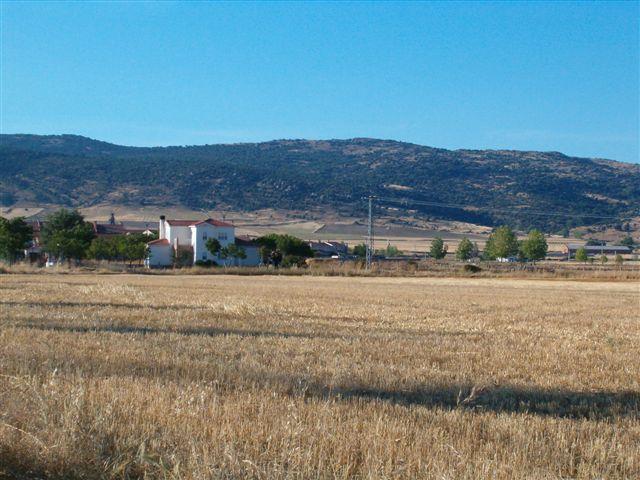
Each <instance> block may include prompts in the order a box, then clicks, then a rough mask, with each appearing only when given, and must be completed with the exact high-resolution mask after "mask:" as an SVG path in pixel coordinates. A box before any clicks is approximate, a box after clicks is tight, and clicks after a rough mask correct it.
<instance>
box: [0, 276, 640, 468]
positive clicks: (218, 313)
mask: <svg viewBox="0 0 640 480" xmlns="http://www.w3.org/2000/svg"><path fill="white" fill-rule="evenodd" d="M639 294H640V291H639V285H638V283H632V282H616V283H607V282H570V281H559V280H555V281H540V280H537V281H536V280H515V279H514V280H505V279H484V278H483V279H468V278H458V279H453V278H366V277H361V278H348V277H312V276H301V277H291V276H289V277H284V276H282V277H278V276H260V277H249V276H242V277H240V276H191V277H190V276H159V275H148V276H134V275H108V276H104V275H103V276H97V275H80V274H77V275H4V276H0V314H1V316H0V374H1V376H0V477H1V476H2V475H5V476H8V477H17V478H142V477H146V478H184V479H206V478H335V477H338V478H352V477H357V478H437V479H459V478H462V479H477V478H498V479H513V478H530V479H544V478H581V479H583V478H584V479H587V478H638V477H640V454H639V450H638V445H639V444H640V355H639V354H638V350H639V348H640V318H639V313H638V312H639V309H640V303H639V302H640V297H639Z"/></svg>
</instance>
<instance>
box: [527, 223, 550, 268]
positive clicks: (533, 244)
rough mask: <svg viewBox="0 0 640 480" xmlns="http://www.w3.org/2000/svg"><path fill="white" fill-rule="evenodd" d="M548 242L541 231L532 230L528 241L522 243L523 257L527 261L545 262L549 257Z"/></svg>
mask: <svg viewBox="0 0 640 480" xmlns="http://www.w3.org/2000/svg"><path fill="white" fill-rule="evenodd" d="M548 248H549V247H548V245H547V240H546V239H545V238H544V235H543V234H542V232H541V231H540V230H535V229H534V230H531V231H530V232H529V235H528V236H527V238H526V240H524V241H523V242H522V245H521V251H522V256H523V257H524V258H526V259H527V260H533V261H534V262H535V261H536V260H543V259H544V257H546V256H547V250H548Z"/></svg>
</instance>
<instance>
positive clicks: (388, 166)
mask: <svg viewBox="0 0 640 480" xmlns="http://www.w3.org/2000/svg"><path fill="white" fill-rule="evenodd" d="M369 194H373V195H376V196H379V197H385V196H389V195H394V196H395V197H398V200H400V199H405V200H407V203H406V204H405V205H404V207H402V208H404V209H411V210H412V211H415V212H416V213H417V214H419V215H422V216H426V217H434V218H445V219H452V220H463V221H473V222H476V223H483V224H487V225H493V224H496V223H501V222H508V223H511V224H513V225H514V226H519V227H523V228H524V227H531V226H538V227H541V228H545V229H547V230H552V229H557V228H562V227H566V226H576V225H580V224H589V223H593V219H592V218H590V217H589V215H602V216H616V217H619V218H621V219H624V218H625V217H629V216H631V215H633V214H634V208H633V207H634V205H638V203H640V165H637V164H632V163H625V162H619V161H616V160H609V159H598V158H584V157H571V156H568V155H564V154H562V153H560V152H536V151H518V150H474V149H459V150H447V149H441V148H434V147H428V146H422V145H418V144H413V143H408V142H399V141H395V140H383V139H371V138H362V137H361V138H354V139H344V140H342V139H332V140H306V139H281V140H271V141H268V142H255V143H235V144H209V145H197V146H167V147H136V146H123V145H117V144H112V143H109V142H102V141H100V140H95V139H90V138H88V137H83V136H79V135H70V134H69V135H48V136H42V135H31V134H2V135H0V202H2V203H3V204H12V203H17V202H41V203H57V204H62V205H68V206H87V205H95V204H99V203H122V204H139V205H184V206H189V207H193V208H233V209H243V210H257V209H260V208H277V209H284V210H308V211H315V210H318V209H323V208H324V209H327V208H329V209H333V210H334V211H337V212H339V213H342V214H344V215H345V216H352V215H360V214H362V213H364V204H363V202H362V198H363V197H364V196H367V195H369ZM412 202H423V203H425V202H426V203H429V202H431V203H443V204H457V205H466V206H468V208H467V209H454V208H447V207H438V206H433V205H420V204H419V203H412ZM381 208H384V209H386V211H388V212H392V211H393V210H391V209H392V207H391V206H389V205H387V206H384V205H383V206H382V207H381ZM492 209H493V210H492ZM505 209H507V210H508V209H513V213H505V212H504V211H503V212H501V213H498V212H497V210H505ZM525 210H528V211H534V210H537V211H548V212H549V213H552V212H554V211H560V210H561V211H563V212H567V213H569V214H570V217H567V218H566V219H562V218H552V217H546V218H545V217H540V216H538V217H534V216H532V215H530V214H529V215H528V214H527V212H526V211H525ZM581 216H582V218H581Z"/></svg>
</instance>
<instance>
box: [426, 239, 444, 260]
mask: <svg viewBox="0 0 640 480" xmlns="http://www.w3.org/2000/svg"><path fill="white" fill-rule="evenodd" d="M446 254H447V246H446V245H445V244H444V241H443V240H442V238H440V237H436V238H434V239H433V240H432V241H431V248H430V249H429V255H430V256H431V258H435V259H436V260H440V259H442V258H444V257H445V255H446Z"/></svg>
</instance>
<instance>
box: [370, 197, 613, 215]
mask: <svg viewBox="0 0 640 480" xmlns="http://www.w3.org/2000/svg"><path fill="white" fill-rule="evenodd" d="M377 198H378V200H380V201H382V202H390V203H403V204H406V205H408V204H413V205H424V206H430V207H443V208H459V209H462V210H468V211H474V210H484V211H490V212H499V213H509V214H514V213H522V214H526V215H536V216H546V217H572V218H609V219H620V218H621V217H620V216H613V215H593V214H589V213H585V214H575V213H564V212H542V211H539V210H526V211H525V210H520V211H518V210H515V211H514V209H518V208H520V207H527V205H516V206H514V207H513V208H511V209H507V208H493V207H476V206H471V205H462V204H459V203H441V202H428V201H424V200H412V199H408V198H388V197H377Z"/></svg>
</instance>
